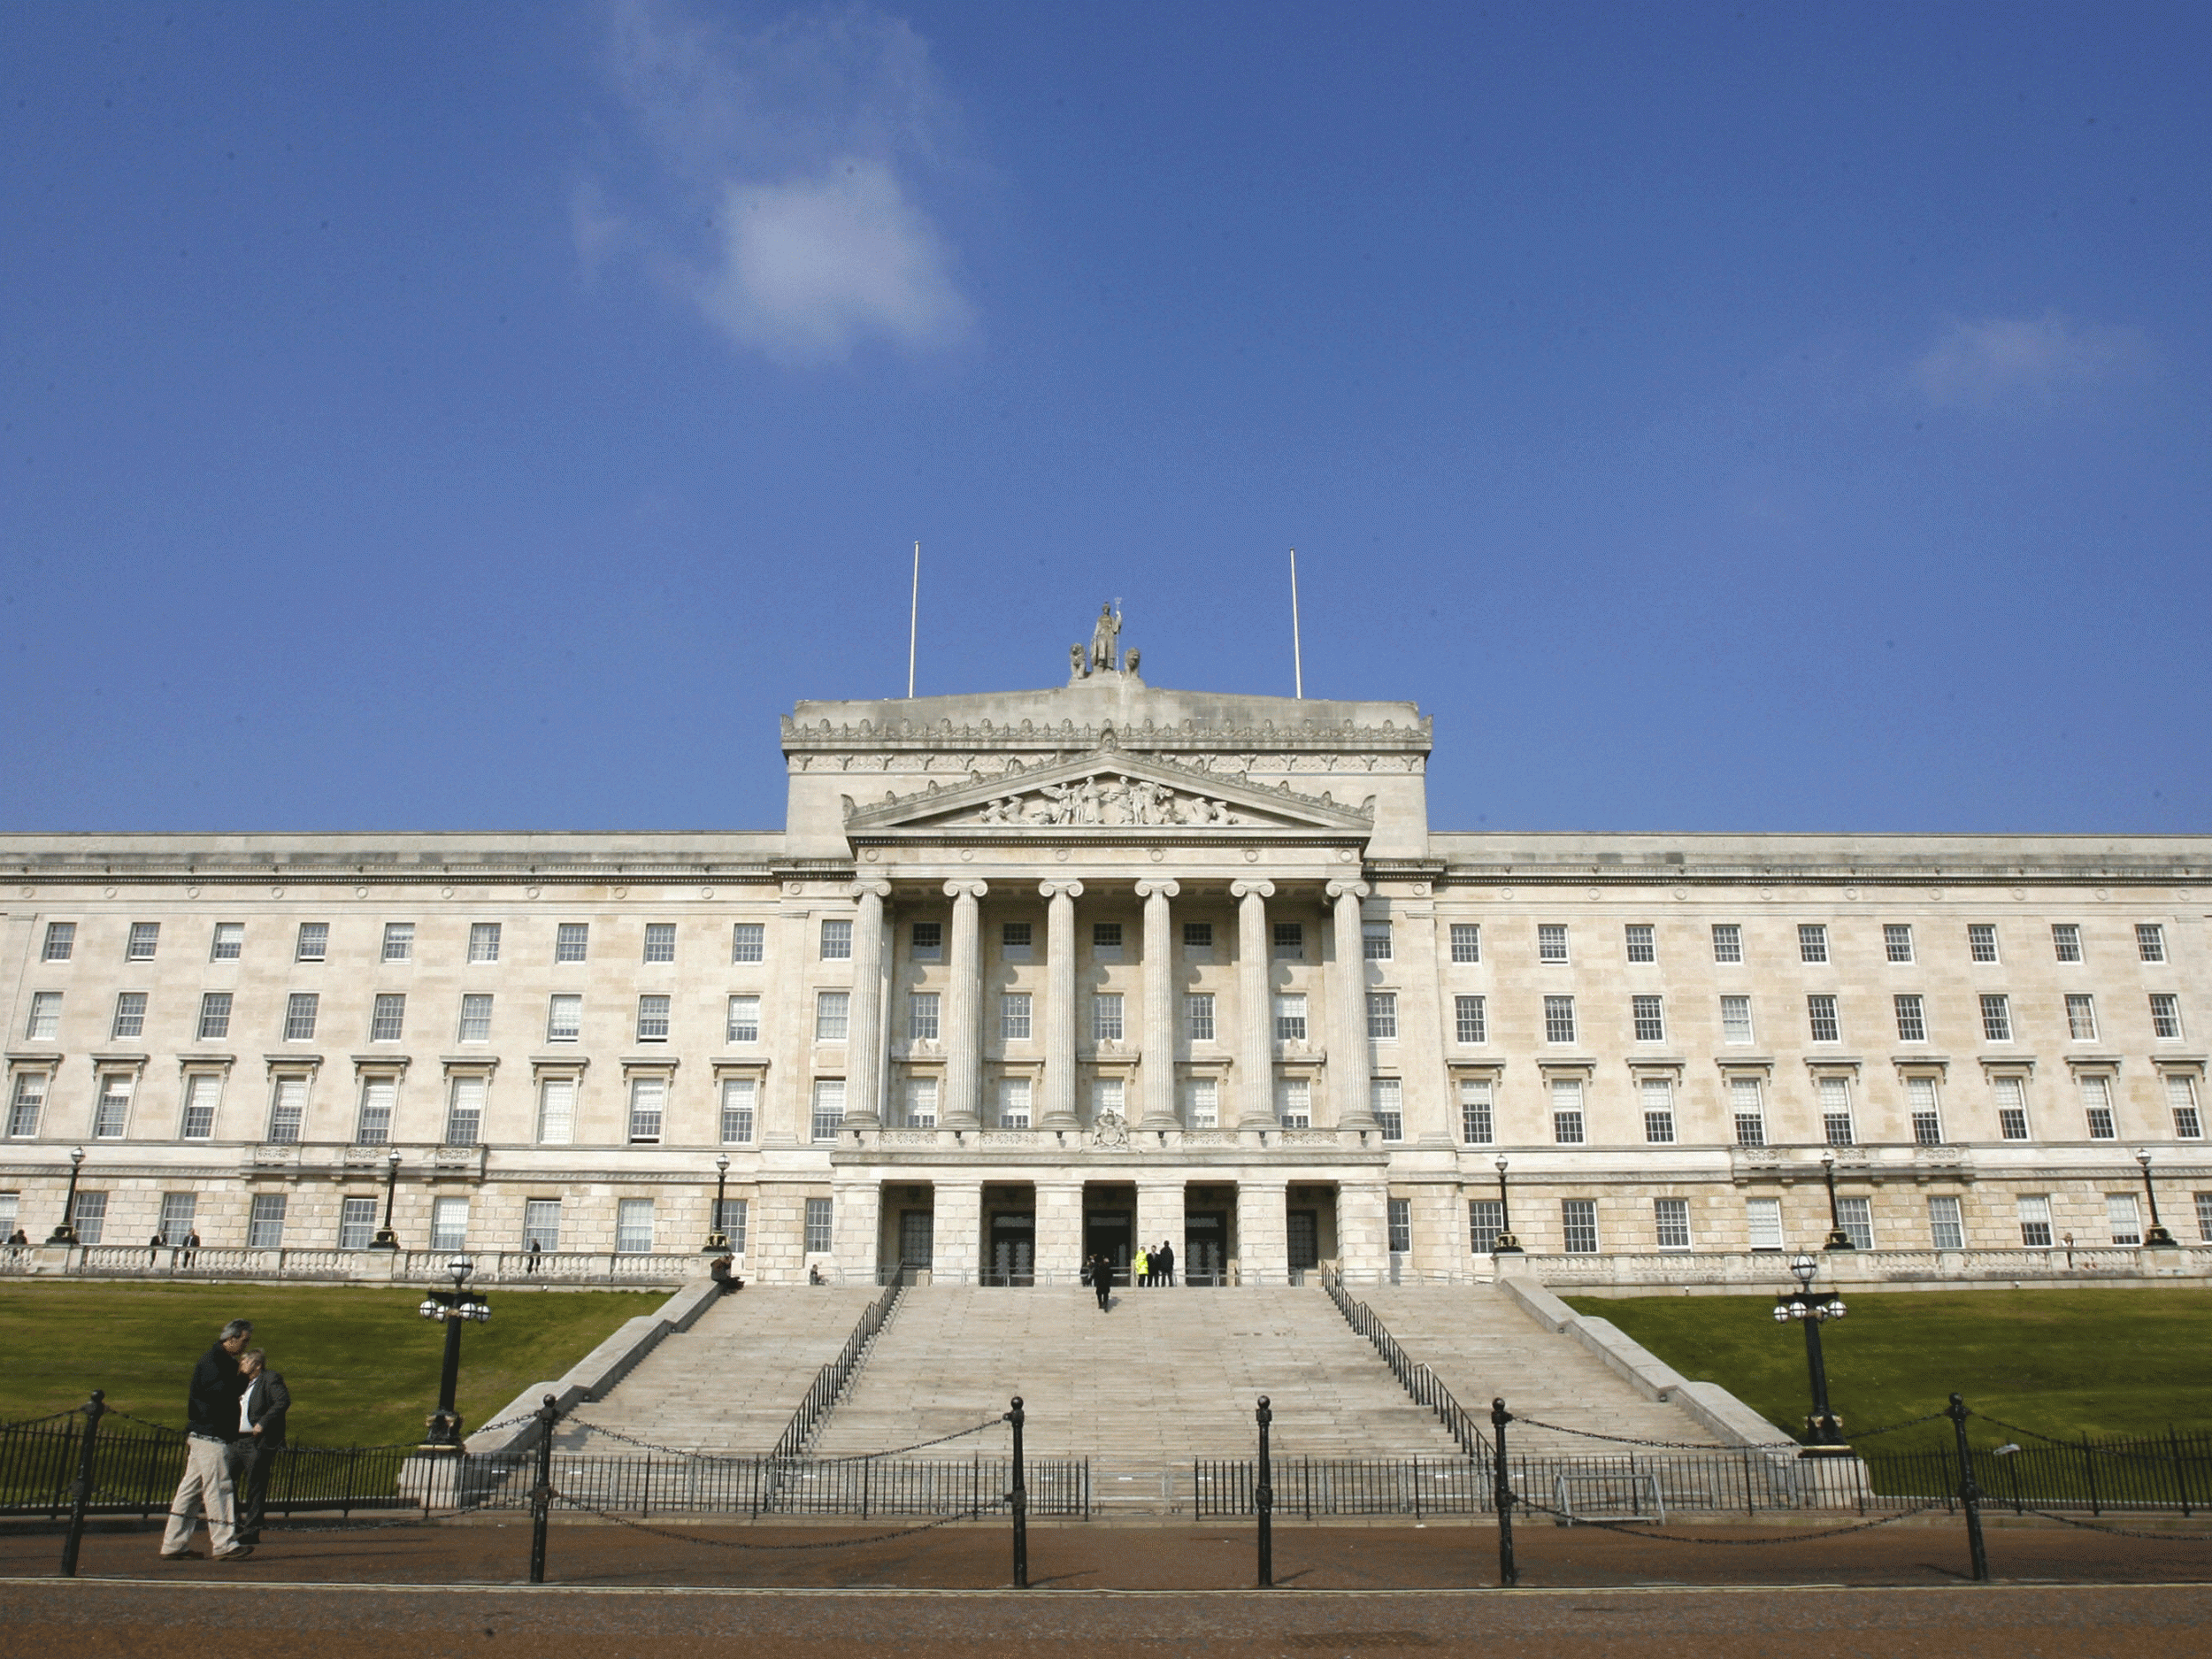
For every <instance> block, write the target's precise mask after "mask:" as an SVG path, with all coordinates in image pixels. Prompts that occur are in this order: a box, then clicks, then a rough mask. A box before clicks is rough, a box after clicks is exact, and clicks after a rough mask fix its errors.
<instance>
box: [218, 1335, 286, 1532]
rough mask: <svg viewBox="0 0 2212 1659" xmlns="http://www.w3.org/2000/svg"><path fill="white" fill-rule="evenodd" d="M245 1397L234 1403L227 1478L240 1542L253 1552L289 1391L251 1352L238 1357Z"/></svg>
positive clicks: (263, 1359) (266, 1361)
mask: <svg viewBox="0 0 2212 1659" xmlns="http://www.w3.org/2000/svg"><path fill="white" fill-rule="evenodd" d="M238 1371H239V1374H240V1375H241V1376H242V1378H244V1379H245V1392H244V1393H243V1394H241V1395H240V1396H239V1398H238V1438H237V1439H236V1440H233V1441H232V1442H231V1445H230V1451H231V1465H230V1478H231V1484H232V1486H233V1487H234V1489H235V1490H236V1492H237V1493H238V1494H239V1498H238V1541H239V1542H240V1543H241V1544H243V1545H244V1546H245V1547H246V1548H249V1549H250V1548H253V1547H254V1546H255V1545H256V1544H258V1543H259V1542H260V1541H261V1517H262V1512H263V1511H264V1510H265V1509H267V1508H268V1504H269V1471H270V1470H271V1469H272V1468H273V1467H274V1465H275V1463H276V1458H277V1454H278V1453H279V1452H280V1451H282V1450H283V1449H284V1414H285V1413H286V1412H288V1411H289V1410H290V1409H292V1391H291V1390H290V1389H289V1388H287V1387H286V1386H284V1379H283V1378H282V1377H281V1376H280V1375H279V1374H278V1373H277V1372H275V1371H271V1370H270V1369H269V1356H267V1355H266V1354H265V1353H263V1352H262V1351H261V1349H259V1348H248V1349H247V1350H246V1351H245V1352H244V1353H243V1354H242V1355H240V1356H238Z"/></svg>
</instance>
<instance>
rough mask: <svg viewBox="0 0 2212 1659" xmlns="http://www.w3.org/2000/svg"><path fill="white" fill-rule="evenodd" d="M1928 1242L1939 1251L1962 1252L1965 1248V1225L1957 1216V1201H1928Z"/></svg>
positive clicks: (1935, 1199) (1933, 1199)
mask: <svg viewBox="0 0 2212 1659" xmlns="http://www.w3.org/2000/svg"><path fill="white" fill-rule="evenodd" d="M1928 1242H1929V1243H1930V1244H1932V1245H1933V1246H1934V1247H1935V1248H1937V1249H1939V1250H1963V1249H1964V1248H1966V1225H1965V1223H1964V1221H1963V1220H1962V1218H1961V1217H1960V1215H1959V1201H1958V1200H1957V1199H1955V1198H1931V1199H1930V1200H1929V1201H1928Z"/></svg>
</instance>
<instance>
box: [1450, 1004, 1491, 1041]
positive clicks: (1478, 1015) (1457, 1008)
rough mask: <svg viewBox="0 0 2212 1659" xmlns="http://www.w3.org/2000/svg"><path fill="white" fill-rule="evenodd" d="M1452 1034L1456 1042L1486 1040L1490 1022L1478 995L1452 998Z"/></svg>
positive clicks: (1488, 1039) (1488, 1036)
mask: <svg viewBox="0 0 2212 1659" xmlns="http://www.w3.org/2000/svg"><path fill="white" fill-rule="evenodd" d="M1452 1036H1453V1039H1454V1041H1458V1042H1487V1041H1490V1023H1489V1021H1488V1019H1487V1018H1486V1017H1485V1013H1484V1010H1483V1001H1482V998H1480V997H1479V996H1455V997H1454V998H1452Z"/></svg>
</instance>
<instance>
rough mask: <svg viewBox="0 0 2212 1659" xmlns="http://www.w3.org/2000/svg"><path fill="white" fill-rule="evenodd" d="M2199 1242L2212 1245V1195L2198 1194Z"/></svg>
mask: <svg viewBox="0 0 2212 1659" xmlns="http://www.w3.org/2000/svg"><path fill="white" fill-rule="evenodd" d="M2197 1240H2198V1242H2199V1243H2200V1244H2212V1193H2199V1194H2197Z"/></svg>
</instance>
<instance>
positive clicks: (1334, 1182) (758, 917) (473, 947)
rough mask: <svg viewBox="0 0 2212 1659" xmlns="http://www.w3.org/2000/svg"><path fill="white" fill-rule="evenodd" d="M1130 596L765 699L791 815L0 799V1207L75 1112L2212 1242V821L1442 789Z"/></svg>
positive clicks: (132, 1219)
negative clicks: (251, 808)
mask: <svg viewBox="0 0 2212 1659" xmlns="http://www.w3.org/2000/svg"><path fill="white" fill-rule="evenodd" d="M1114 620H1116V619H1115V618H1106V619H1105V620H1103V621H1102V631H1101V634H1100V636H1099V638H1098V640H1097V641H1096V643H1095V646H1094V649H1093V650H1091V651H1085V650H1084V649H1080V648H1078V649H1075V650H1073V651H1072V652H1071V662H1072V667H1071V673H1070V676H1069V679H1068V681H1067V683H1066V684H1065V685H1064V686H1059V687H1053V688H1051V689H1047V690H1038V691H1020V692H1009V693H1004V694H998V695H973V696H949V697H925V698H919V699H912V700H885V701H872V702H867V701H864V702H849V703H801V704H799V705H798V707H797V708H796V710H795V711H794V712H793V713H792V715H791V716H789V717H788V718H786V719H785V720H784V722H783V732H782V741H783V750H784V754H785V757H786V760H787V771H788V775H789V788H788V795H787V806H786V812H785V819H784V825H783V828H782V829H781V830H780V832H764V833H706V832H701V833H688V832H686V833H607V834H566V833H509V834H453V833H441V834H416V835H349V834H329V835H253V834H214V835H137V834H87V835H66V834H45V835H35V834H13V835H9V836H6V837H5V838H4V839H0V872H4V881H5V886H4V887H0V902H4V917H5V930H4V936H0V965H4V971H5V972H6V974H7V985H8V991H7V1004H6V1006H7V1014H6V1017H7V1022H8V1025H7V1036H6V1048H5V1056H6V1063H7V1079H6V1085H5V1087H6V1094H5V1100H4V1107H5V1110H6V1114H7V1116H6V1121H5V1125H4V1128H5V1131H6V1136H5V1140H4V1141H0V1234H4V1233H9V1232H12V1231H13V1230H14V1229H15V1228H17V1227H19V1226H20V1227H21V1228H23V1229H24V1230H25V1232H26V1233H27V1236H28V1238H29V1240H30V1241H31V1242H32V1243H33V1244H37V1243H40V1242H41V1241H42V1240H45V1239H46V1238H47V1237H48V1236H49V1235H50V1234H51V1233H54V1232H55V1231H56V1229H57V1227H58V1224H60V1223H61V1222H62V1221H63V1219H64V1217H63V1205H64V1202H65V1194H68V1193H69V1192H70V1191H71V1190H72V1187H71V1183H72V1179H73V1180H74V1187H73V1192H74V1197H73V1207H74V1215H73V1225H74V1229H75V1232H76V1233H77V1235H78V1241H79V1242H81V1244H83V1245H85V1246H88V1247H89V1246H103V1247H115V1246H133V1247H136V1248H138V1249H139V1250H141V1251H142V1252H143V1251H145V1250H146V1248H147V1247H148V1244H149V1241H150V1240H152V1239H153V1238H154V1237H155V1236H156V1235H157V1234H158V1235H161V1236H162V1237H163V1238H164V1239H165V1240H167V1241H169V1242H170V1243H171V1244H175V1243H179V1242H181V1240H183V1239H184V1238H186V1237H188V1236H189V1235H190V1234H192V1233H197V1234H198V1235H199V1236H200V1237H201V1239H202V1240H203V1241H204V1245H205V1246H206V1247H207V1248H210V1249H213V1248H218V1247H225V1248H238V1247H252V1248H260V1249H283V1250H286V1251H302V1250H310V1251H322V1252H326V1253H328V1252H337V1253H343V1252H346V1251H354V1250H361V1249H364V1248H366V1247H368V1246H370V1245H371V1244H372V1243H373V1242H375V1241H376V1239H377V1234H378V1233H379V1231H380V1228H381V1226H382V1223H383V1219H384V1210H385V1208H386V1207H387V1205H388V1206H389V1208H390V1210H391V1218H392V1225H391V1232H392V1234H393V1235H394V1236H395V1238H396V1241H397V1242H399V1243H400V1244H402V1245H403V1246H405V1247H407V1248H430V1249H444V1250H449V1249H452V1248H457V1247H461V1246H463V1245H465V1246H466V1247H467V1248H471V1249H472V1250H474V1251H476V1252H478V1253H479V1254H483V1253H486V1252H502V1251H507V1252H512V1251H518V1250H520V1249H523V1248H525V1247H526V1244H527V1243H529V1242H532V1241H534V1242H535V1243H536V1244H537V1245H539V1246H540V1247H541V1248H542V1249H543V1250H545V1251H547V1252H550V1253H553V1254H555V1255H573V1254H576V1253H580V1252H589V1253H604V1254H605V1255H607V1256H622V1255H637V1254H643V1253H652V1252H660V1253H674V1252H692V1253H695V1252H697V1251H698V1250H700V1249H701V1248H702V1247H703V1245H705V1244H706V1243H708V1242H709V1240H710V1237H713V1236H719V1235H726V1237H727V1239H728V1240H729V1242H730V1244H731V1246H732V1247H733V1248H734V1249H736V1250H737V1251H738V1253H739V1254H740V1256H741V1261H742V1264H743V1269H744V1271H747V1272H748V1273H749V1274H750V1275H752V1276H755V1277H757V1278H761V1279H766V1280H768V1281H771V1282H773V1281H778V1280H795V1279H804V1278H806V1277H808V1276H810V1274H818V1275H819V1276H821V1277H823V1278H827V1279H841V1280H843V1281H845V1282H854V1281H856V1280H857V1281H862V1282H864V1281H867V1280H869V1279H873V1278H875V1277H876V1276H878V1275H879V1274H888V1273H891V1272H894V1271H899V1270H901V1269H902V1268H903V1269H905V1270H908V1271H911V1272H913V1273H916V1274H919V1273H921V1272H925V1271H926V1272H929V1273H931V1274H933V1275H934V1276H935V1278H936V1279H938V1280H939V1281H941V1282H942V1281H946V1280H963V1281H972V1280H974V1279H978V1278H979V1277H980V1278H982V1279H986V1280H987V1281H989V1282H1013V1283H1028V1282H1064V1281H1065V1280H1066V1279H1069V1278H1071V1276H1072V1275H1073V1274H1074V1272H1075V1271H1076V1269H1077V1266H1078V1263H1079V1261H1080V1260H1081V1259H1082V1258H1083V1257H1084V1256H1086V1255H1087V1254H1088V1253H1091V1252H1102V1253H1104V1254H1107V1255H1109V1256H1112V1257H1113V1258H1114V1259H1116V1260H1117V1261H1118V1262H1124V1263H1125V1262H1126V1260H1127V1259H1128V1256H1129V1254H1130V1252H1131V1251H1132V1249H1133V1248H1134V1247H1136V1246H1139V1245H1142V1244H1156V1243H1157V1242H1159V1241H1161V1240H1171V1241H1172V1242H1173V1244H1174V1246H1175V1248H1176V1249H1177V1251H1178V1254H1179V1257H1180V1263H1181V1270H1182V1273H1183V1275H1184V1276H1185V1277H1187V1278H1191V1279H1194V1280H1196V1281H1199V1282H1205V1281H1207V1280H1219V1279H1237V1280H1240V1281H1242V1282H1262V1283H1280V1282H1282V1281H1283V1280H1284V1279H1285V1278H1286V1276H1290V1275H1294V1274H1295V1273H1297V1272H1299V1271H1301V1270H1303V1269H1308V1268H1312V1267H1315V1266H1318V1265H1323V1264H1327V1263H1336V1264H1339V1265H1340V1266H1341V1268H1342V1269H1343V1270H1344V1271H1346V1272H1347V1273H1348V1275H1351V1276H1353V1277H1356V1278H1359V1277H1373V1276H1384V1275H1389V1274H1398V1275H1401V1276H1421V1277H1426V1278H1455V1277H1466V1276H1469V1275H1478V1276H1479V1275H1482V1274H1486V1272H1487V1271H1489V1266H1490V1262H1491V1256H1490V1250H1491V1246H1492V1244H1493V1243H1494V1240H1495V1235H1496V1233H1498V1232H1499V1231H1500V1230H1501V1228H1502V1226H1504V1225H1505V1223H1506V1219H1507V1217H1506V1214H1505V1211H1504V1210H1503V1208H1502V1206H1504V1205H1507V1204H1509V1207H1510V1230H1511V1232H1512V1233H1514V1234H1516V1235H1517V1238H1518V1240H1519V1242H1520V1243H1521V1244H1522V1245H1523V1246H1525V1248H1526V1249H1527V1250H1528V1251H1530V1252H1532V1253H1535V1254H1538V1255H1540V1256H1545V1257H1547V1258H1550V1260H1551V1261H1552V1263H1553V1264H1554V1265H1555V1266H1563V1267H1564V1268H1566V1269H1572V1268H1573V1267H1574V1265H1575V1263H1574V1261H1573V1258H1576V1257H1587V1258H1591V1263H1590V1264H1589V1265H1588V1268H1587V1271H1585V1272H1584V1273H1583V1274H1582V1275H1581V1276H1582V1277H1585V1278H1590V1277H1597V1278H1603V1277H1606V1276H1611V1277H1614V1278H1617V1279H1618V1278H1633V1279H1638V1280H1640V1281H1644V1280H1650V1279H1663V1278H1665V1277H1666V1276H1667V1275H1668V1274H1669V1273H1670V1272H1671V1271H1673V1270H1672V1269H1671V1267H1670V1265H1669V1263H1671V1262H1672V1261H1673V1260H1674V1259H1675V1258H1685V1259H1688V1258H1700V1259H1706V1258H1711V1257H1714V1256H1717V1255H1729V1254H1733V1255H1736V1256H1754V1255H1755V1254H1756V1253H1757V1252H1760V1251H1765V1250H1771V1249H1775V1248H1812V1247H1817V1246H1819V1245H1820V1244H1821V1243H1822V1242H1823V1241H1824V1240H1827V1239H1829V1238H1830V1236H1831V1234H1832V1233H1837V1232H1840V1233H1841V1234H1842V1235H1843V1236H1844V1237H1846V1238H1847V1239H1849V1240H1852V1241H1853V1242H1855V1243H1856V1244H1857V1245H1858V1246H1859V1247H1860V1248H1862V1249H1867V1248H1871V1249H1875V1250H1878V1251H1901V1252H1911V1253H1918V1255H1919V1256H1925V1257H1926V1259H1927V1260H1928V1261H1930V1262H1931V1263H1936V1262H1939V1261H1942V1260H1947V1259H1953V1258H1958V1257H1961V1256H1967V1255H1971V1254H1973V1253H1975V1252H1991V1251H1999V1252H2010V1253H2014V1255H2016V1256H2017V1255H2018V1254H2019V1253H2022V1252H2041V1251H2047V1250H2066V1249H2068V1248H2070V1247H2071V1248H2074V1249H2079V1250H2090V1249H2097V1250H2110V1249H2113V1248H2122V1249H2127V1248H2134V1247H2137V1246H2140V1245H2142V1244H2144V1243H2145V1242H2146V1240H2147V1235H2148V1234H2151V1224H2152V1217H2151V1214H2150V1211H2149V1207H2148V1200H2149V1199H2150V1197H2151V1196H2153V1195H2155V1197H2156V1199H2157V1202H2158V1203H2159V1205H2160V1206H2161V1209H2160V1216H2161V1217H2162V1220H2163V1222H2164V1224H2165V1225H2166V1226H2168V1227H2170V1229H2172V1231H2173V1233H2175V1234H2176V1235H2177V1236H2178V1237H2179V1239H2180V1240H2182V1241H2183V1242H2184V1243H2185V1244H2189V1245H2194V1244H2197V1243H2199V1242H2200V1241H2202V1240H2205V1239H2207V1238H2208V1237H2212V1161H2208V1159H2207V1158H2206V1156H2205V1154H2204V1142H2203V1140H2202V1132H2203V1113H2204V1110H2205V1102H2204V1099H2203V1091H2204V1064H2205V1047H2204V1043H2203V1041H2202V1037H2203V1034H2204V1022H2205V1021H2206V1020H2208V1019H2212V1007H2208V998H2207V990H2208V985H2207V957H2206V935H2205V914H2206V907H2207V900H2208V895H2212V882H2208V879H2207V874H2208V871H2212V839H2208V838H2204V837H2151V836H2136V837H2118V836H2113V837H2062V836H2016V835H2008V836H1926V835H1766V834H1756V833H1750V834H1740V835H1738V834H1726V835H1714V834H1695V835H1671V834H1534V833H1531V834H1523V833H1466V832H1461V831H1432V829H1431V828H1430V827H1429V824H1428V816H1427V810H1426V800H1425V786H1426V769H1427V765H1428V760H1429V755H1430V745H1431V729H1430V724H1429V722H1428V721H1427V720H1426V719H1425V718H1422V717H1421V715H1420V714H1419V713H1418V711H1417V710H1416V708H1415V707H1414V705H1413V704H1411V703H1354V702H1332V701H1325V700H1311V699H1309V700H1302V701H1301V700H1292V699H1286V698H1279V697H1258V696H1243V695H1210V694H1204V693H1198V692H1187V691H1171V690H1162V689H1156V688H1154V687H1148V686H1147V685H1146V684H1145V683H1144V682H1143V681H1142V680H1141V679H1140V678H1139V675H1138V673H1137V670H1136V662H1135V653H1133V652H1131V653H1128V654H1127V656H1126V657H1124V655H1123V654H1122V653H1121V652H1120V651H1119V649H1118V644H1117V641H1116V640H1115V637H1114V633H1113V631H1112V630H1111V629H1110V627H1108V626H1107V623H1109V622H1111V621H1114ZM73 1148H74V1149H77V1150H80V1151H81V1153H82V1155H83V1156H82V1157H81V1160H80V1162H79V1164H78V1167H77V1168H76V1169H75V1172H74V1175H73V1174H72V1163H71V1154H72V1150H73ZM2139 1153H2147V1154H2148V1155H2149V1170H2150V1175H2151V1177H2152V1178H2153V1179H2154V1182H2155V1185H2154V1186H2153V1185H2151V1184H2150V1183H2149V1182H2147V1181H2146V1179H2145V1174H2144V1170H2143V1167H2142V1164H2141V1163H2140V1162H2139V1156H2138V1154H2139ZM723 1159H726V1160H727V1163H726V1167H725V1168H722V1169H718V1162H719V1161H720V1160H723ZM1831 1175H1832V1178H1833V1183H1834V1187H1833V1191H1834V1194H1835V1204H1834V1209H1833V1211H1832V1210H1831V1204H1830V1187H1829V1185H1828V1181H1829V1178H1830V1177H1831ZM718 1186H719V1187H720V1190H721V1191H722V1192H723V1193H724V1194H725V1199H724V1202H725V1210H724V1212H723V1214H722V1215H721V1216H720V1217H716V1216H715V1215H714V1214H713V1213H712V1207H713V1203H714V1201H715V1194H716V1192H717V1190H718ZM63 1240H64V1241H66V1240H67V1233H66V1230H65V1231H64V1233H63ZM2149 1241H2150V1242H2151V1243H2152V1244H2153V1245H2155V1243H2156V1242H2157V1240H2156V1239H2155V1236H2151V1237H2150V1239H2149ZM2185 1254H2193V1253H2190V1252H2185ZM1599 1263H1602V1264H1603V1265H1602V1266H1599V1265H1598V1264H1599ZM1929 1271H1930V1274H1931V1276H1933V1275H1934V1273H1935V1272H1936V1269H1934V1268H1931V1269H1930V1270H1929ZM1569 1276H1573V1275H1572V1274H1571V1273H1570V1275H1569ZM1693 1277H1694V1275H1693Z"/></svg>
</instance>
